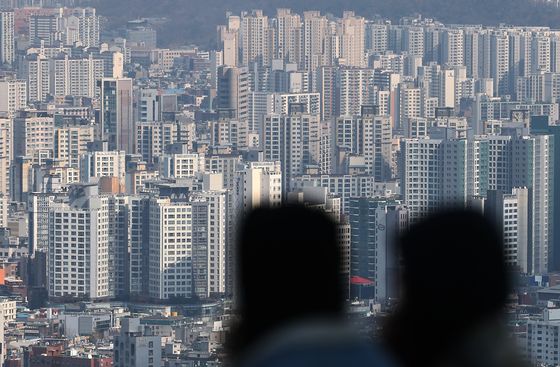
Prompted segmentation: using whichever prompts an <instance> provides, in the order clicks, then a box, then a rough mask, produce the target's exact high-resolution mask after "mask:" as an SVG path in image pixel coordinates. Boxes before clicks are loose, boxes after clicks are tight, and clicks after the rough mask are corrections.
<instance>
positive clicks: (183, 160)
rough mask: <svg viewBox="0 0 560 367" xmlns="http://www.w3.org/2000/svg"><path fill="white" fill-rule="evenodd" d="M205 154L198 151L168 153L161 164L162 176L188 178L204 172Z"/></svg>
mask: <svg viewBox="0 0 560 367" xmlns="http://www.w3.org/2000/svg"><path fill="white" fill-rule="evenodd" d="M204 160H205V159H204V156H203V155H199V154H198V153H190V154H167V155H165V156H163V157H162V159H161V160H160V165H159V173H160V175H161V177H174V178H186V177H194V176H196V174H198V173H202V172H204Z"/></svg>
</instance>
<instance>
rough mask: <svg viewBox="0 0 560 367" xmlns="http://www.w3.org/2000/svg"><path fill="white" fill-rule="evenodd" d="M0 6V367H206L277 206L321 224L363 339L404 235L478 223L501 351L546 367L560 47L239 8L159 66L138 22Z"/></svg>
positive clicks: (430, 22)
mask: <svg viewBox="0 0 560 367" xmlns="http://www.w3.org/2000/svg"><path fill="white" fill-rule="evenodd" d="M170 4H172V2H169V3H164V4H163V5H162V6H163V7H164V8H165V7H167V6H169V5H170ZM0 5H2V6H3V7H1V9H0V64H1V66H0V314H1V315H2V317H0V349H1V350H0V365H4V366H10V367H12V366H14V367H15V366H17V367H23V366H27V365H31V366H33V365H45V364H48V363H50V364H49V365H57V366H58V365H80V366H81V365H84V366H85V365H87V366H102V367H105V366H107V367H108V366H110V365H114V366H122V367H125V366H146V367H162V366H165V367H183V366H195V365H197V366H208V367H214V366H221V365H223V364H224V363H225V362H224V361H225V359H224V358H226V350H225V342H226V341H227V338H228V335H230V334H229V332H230V331H231V326H232V322H233V321H234V320H235V317H236V312H237V307H238V306H239V305H238V294H239V292H240V287H243V284H240V283H239V281H238V269H236V264H237V263H238V258H237V256H238V254H237V252H236V248H237V241H238V236H239V232H238V228H239V226H240V224H241V223H242V221H243V218H245V216H246V215H247V214H248V213H250V212H251V211H252V210H253V209H257V208H279V207H281V206H283V205H287V204H290V205H301V206H305V207H307V208H312V209H315V210H320V211H323V212H325V213H327V214H328V216H329V217H330V218H331V219H332V220H333V221H335V222H336V224H337V226H338V227H337V228H338V229H337V239H338V242H339V246H340V249H341V251H342V264H340V269H337V271H338V272H339V273H340V277H341V279H342V280H343V284H344V289H345V300H346V303H347V306H348V308H349V309H350V311H351V313H352V314H353V315H355V316H356V317H357V318H358V319H359V321H360V322H357V324H358V325H359V328H362V329H363V330H362V331H364V333H365V334H368V335H370V334H373V336H374V337H376V336H377V335H376V333H377V332H378V330H377V329H376V327H377V326H376V325H377V323H378V322H379V323H380V320H382V318H383V317H384V316H385V315H386V314H388V313H390V312H392V311H393V310H394V308H395V305H397V304H398V303H399V301H401V299H402V298H401V297H402V294H401V290H402V289H401V285H400V283H399V281H398V280H399V277H400V275H399V274H400V258H399V255H398V251H397V242H398V238H399V237H400V235H401V234H403V233H405V232H406V231H407V230H408V229H409V228H410V227H411V226H413V225H415V224H417V223H419V222H421V221H422V220H423V219H426V218H428V217H429V216H430V215H432V214H434V213H437V212H438V211H440V210H444V209H450V208H461V209H468V210H471V211H474V212H476V213H478V214H481V215H484V216H485V217H486V218H487V219H488V220H491V221H492V222H493V223H494V224H495V225H496V226H497V227H498V228H499V230H500V232H501V234H502V235H503V240H504V242H503V252H504V257H505V262H506V265H507V269H508V271H509V272H511V273H512V274H513V275H514V278H515V279H516V284H515V285H516V288H515V289H514V290H513V291H512V292H511V294H510V302H509V303H508V305H507V311H508V315H507V316H508V321H509V322H510V324H511V325H508V326H509V327H508V332H509V334H510V336H512V337H514V338H515V340H516V342H517V345H518V349H519V351H520V354H521V355H522V356H523V357H525V358H526V359H527V360H528V361H529V362H530V363H532V364H534V365H537V364H538V363H547V364H551V365H553V364H558V363H560V354H558V350H559V349H560V343H559V342H558V338H557V335H556V336H554V335H555V333H556V334H557V333H558V331H559V330H560V312H559V311H558V310H559V307H560V296H559V295H558V292H559V290H560V168H559V164H560V163H559V160H560V154H559V151H560V150H559V149H560V140H559V139H560V109H559V107H560V29H558V30H557V29H554V28H550V27H548V26H545V25H540V26H539V25H537V26H519V25H505V24H494V25H484V26H483V25H477V24H456V23H448V24H446V23H442V22H440V21H438V20H437V19H436V17H434V18H432V17H422V16H405V17H403V18H401V19H399V20H398V21H396V22H395V21H390V20H389V19H387V18H382V17H378V16H376V17H372V18H366V17H364V16H363V15H360V13H359V12H354V11H352V10H345V11H341V12H339V14H338V16H335V15H332V14H328V11H324V9H323V10H322V11H320V10H312V9H309V10H305V11H301V12H298V11H295V10H291V9H289V8H278V9H277V10H276V12H267V11H263V10H260V9H258V8H252V9H251V8H249V9H247V10H246V11H242V12H236V13H233V12H228V13H223V14H221V15H220V16H221V17H222V18H221V22H219V23H217V24H215V25H214V24H211V22H209V23H210V26H212V27H213V34H215V35H216V42H215V44H214V46H212V47H208V45H207V44H201V45H192V42H190V41H188V42H187V41H185V42H184V43H183V44H182V45H181V46H178V47H162V46H161V44H162V41H161V38H160V36H161V33H162V31H161V30H162V28H161V26H162V25H161V19H159V18H158V17H157V16H156V14H154V16H153V17H148V18H138V17H128V18H127V19H126V20H125V21H123V22H122V23H120V24H119V25H114V24H113V23H112V22H114V20H112V21H108V18H107V14H102V13H101V11H99V9H97V8H93V7H87V6H84V5H89V2H85V1H78V0H67V1H58V2H56V3H55V2H52V1H44V2H40V3H37V2H34V1H30V0H0ZM308 5H309V6H311V5H313V4H306V6H308ZM535 6H537V5H535ZM538 6H539V7H543V9H553V8H554V7H555V6H557V5H555V4H544V5H543V4H540V5H538ZM539 9H541V8H539ZM201 14H202V13H200V14H198V15H201ZM118 15H119V16H124V17H126V16H127V15H126V14H124V13H123V14H118ZM113 17H116V15H115V16H113ZM193 17H196V15H194V16H193ZM179 33H180V32H179ZM164 37H165V36H164ZM201 42H202V43H205V42H206V41H205V40H203V39H201ZM164 43H167V42H164ZM277 230H278V231H290V230H292V228H277ZM268 235H270V236H274V235H275V234H274V233H270V234H268ZM294 235H297V234H294ZM458 235H459V234H458ZM457 240H458V239H457V238H455V239H454V238H449V246H453V244H454V241H457ZM266 244H267V238H266V236H263V238H262V246H263V247H266ZM293 256H294V257H297V256H298V254H297V251H295V252H294V254H293ZM457 256H461V254H457ZM317 261H321V254H320V253H318V254H317ZM450 261H451V259H450ZM289 267H290V264H286V268H287V269H286V270H287V271H290V270H291V269H289ZM472 271H473V272H476V271H477V264H474V263H473V264H472ZM436 272H437V271H436ZM440 276H441V277H442V278H443V277H445V278H446V279H452V277H453V274H443V273H442V274H440ZM302 281H310V280H309V279H306V280H302ZM433 281H434V282H437V281H438V280H437V279H434V280H433ZM489 281H490V280H489ZM241 289H242V288H241ZM480 302H481V303H484V302H485V300H484V299H481V300H480ZM544 329H546V330H547V331H546V332H547V333H549V334H548V335H546V336H545V337H544V338H545V339H544V340H543V335H542V333H541V331H542V330H544ZM21 330H24V331H23V332H21Z"/></svg>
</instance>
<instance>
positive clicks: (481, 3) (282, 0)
mask: <svg viewBox="0 0 560 367" xmlns="http://www.w3.org/2000/svg"><path fill="white" fill-rule="evenodd" d="M90 4H91V5H92V6H95V7H97V8H98V12H99V14H101V15H104V16H106V17H108V19H109V22H110V24H111V25H114V26H118V25H122V24H124V23H125V22H126V21H127V20H129V19H133V18H136V17H167V18H169V20H170V21H169V22H168V23H166V24H165V25H164V26H162V28H161V29H160V30H159V40H160V44H161V46H169V45H181V44H185V43H196V44H199V45H201V46H211V45H213V42H214V41H215V38H216V25H217V24H220V23H222V22H223V21H224V16H225V13H226V11H232V12H234V13H238V12H240V11H241V10H250V9H256V8H257V9H263V10H264V11H265V13H266V14H268V15H273V14H274V13H275V9H276V8H278V7H289V8H292V9H294V10H295V11H302V10H309V9H318V10H321V11H323V12H325V13H328V12H330V13H332V14H335V15H340V14H341V13H342V11H343V10H354V11H356V13H357V14H359V15H362V16H366V17H371V16H373V15H376V14H379V15H381V16H384V17H388V18H391V19H394V20H396V19H398V18H400V17H402V16H409V15H413V14H416V13H420V14H423V15H424V16H428V17H433V18H436V19H438V20H440V21H443V22H446V23H472V24H498V23H508V24H516V25H548V26H551V27H553V28H556V27H558V26H559V25H560V11H558V9H556V8H552V7H550V6H547V5H542V4H539V5H537V4H536V3H535V2H534V1H533V0H349V1H348V0H346V1H343V0H327V1H325V0H306V1H301V0H243V1H230V0H119V1H115V0H91V1H90Z"/></svg>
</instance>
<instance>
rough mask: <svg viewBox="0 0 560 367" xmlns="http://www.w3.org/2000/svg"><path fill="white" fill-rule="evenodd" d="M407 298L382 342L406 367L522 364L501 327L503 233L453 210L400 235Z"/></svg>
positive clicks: (482, 220) (504, 291) (504, 284)
mask: <svg viewBox="0 0 560 367" xmlns="http://www.w3.org/2000/svg"><path fill="white" fill-rule="evenodd" d="M400 253H401V256H400V257H401V261H402V266H403V272H402V284H401V285H402V292H403V294H402V299H401V301H400V303H399V305H398V306H397V310H396V312H395V314H394V315H393V316H392V317H390V318H389V320H388V322H387V323H386V325H385V326H384V343H385V345H386V346H387V347H388V349H389V350H390V351H392V354H393V356H394V357H395V358H396V360H397V361H398V362H399V364H400V365H402V366H404V367H415V366H432V367H438V366H482V367H484V366H515V365H519V364H520V362H519V361H520V360H519V359H518V358H517V355H516V353H515V348H514V346H513V343H510V341H509V340H508V337H507V333H506V330H505V327H504V324H503V320H502V315H503V312H504V308H505V304H506V300H507V296H508V294H509V290H510V282H509V276H508V269H507V267H506V263H505V257H504V249H503V241H502V236H501V231H500V230H499V229H498V228H496V227H495V226H494V225H493V224H492V223H491V222H490V221H488V220H487V219H486V218H484V217H483V216H482V215H481V214H479V213H476V212H474V211H466V210H459V209H456V210H455V209H449V210H446V211H442V212H439V213H436V214H433V215H432V216H430V217H428V218H427V219H426V220H424V221H421V222H419V223H417V224H414V225H412V226H411V227H410V228H409V230H408V231H407V232H406V233H405V234H404V235H403V236H402V238H401V241H400Z"/></svg>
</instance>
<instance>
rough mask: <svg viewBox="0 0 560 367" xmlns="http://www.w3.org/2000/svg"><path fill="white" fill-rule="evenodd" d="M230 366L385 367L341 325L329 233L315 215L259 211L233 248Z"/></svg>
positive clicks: (336, 262) (322, 217)
mask: <svg viewBox="0 0 560 367" xmlns="http://www.w3.org/2000/svg"><path fill="white" fill-rule="evenodd" d="M237 250H238V251H237V259H236V264H237V284H238V285H237V290H236V291H237V292H238V294H237V302H238V307H237V308H238V311H239V316H240V322H239V324H238V325H237V327H236V328H235V330H234V331H233V332H232V335H231V337H230V339H229V341H228V344H229V350H230V353H231V357H232V362H233V364H234V365H236V366H250V367H260V366H267V367H268V366H274V367H276V366H290V367H300V366H302V367H303V366H327V367H328V366H341V365H344V366H346V367H350V366H386V365H388V364H387V362H385V359H384V358H383V356H382V353H381V352H379V350H377V349H375V348H374V347H373V346H372V345H371V343H369V342H366V341H364V340H362V339H361V338H360V337H358V336H357V335H356V334H354V333H353V331H352V330H351V329H350V328H349V327H347V326H346V325H345V323H344V317H345V303H344V302H345V299H346V298H345V296H344V294H343V289H344V287H343V283H342V279H341V271H340V269H341V266H340V261H341V251H340V248H339V245H338V241H337V226H336V224H335V223H334V222H333V220H332V219H331V218H330V217H328V216H327V215H326V214H324V213H323V212H322V211H319V210H316V209H308V208H305V207H303V206H284V207H280V208H260V209H256V210H254V211H252V212H251V213H250V214H249V215H248V216H247V217H246V218H245V220H244V222H243V224H242V226H241V228H240V236H239V238H238V245H237Z"/></svg>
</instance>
